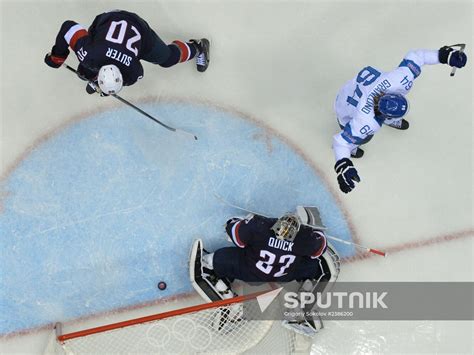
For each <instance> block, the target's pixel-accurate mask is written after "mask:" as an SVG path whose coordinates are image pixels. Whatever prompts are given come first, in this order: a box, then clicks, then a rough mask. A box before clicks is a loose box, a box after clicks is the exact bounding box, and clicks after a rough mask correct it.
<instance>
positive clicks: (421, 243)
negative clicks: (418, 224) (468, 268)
mask: <svg viewBox="0 0 474 355" xmlns="http://www.w3.org/2000/svg"><path fill="white" fill-rule="evenodd" d="M473 236H474V230H472V229H469V230H465V231H460V232H456V233H450V234H445V235H441V236H438V237H434V238H430V239H423V240H418V241H412V242H406V243H403V244H400V245H394V246H392V247H387V248H380V249H381V250H383V251H384V252H386V253H387V257H390V254H395V253H399V252H401V251H405V250H411V249H418V248H422V247H429V246H432V245H435V244H441V243H445V242H450V241H454V240H459V239H465V238H469V237H473ZM374 256H376V255H374V254H372V253H367V254H358V255H355V256H351V257H349V258H343V259H342V260H343V261H344V262H345V263H352V262H355V261H360V260H365V259H368V258H372V257H374Z"/></svg>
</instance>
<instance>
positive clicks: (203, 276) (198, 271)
mask: <svg viewBox="0 0 474 355" xmlns="http://www.w3.org/2000/svg"><path fill="white" fill-rule="evenodd" d="M205 254H207V253H206V251H205V250H204V248H203V243H202V240H201V239H197V240H195V241H194V243H193V246H192V248H191V253H190V257H189V278H190V280H191V284H192V285H193V288H194V289H195V290H196V292H197V293H198V294H199V295H200V296H201V297H202V298H203V299H204V300H205V301H206V302H214V301H219V300H223V299H229V298H232V297H235V296H236V295H235V294H234V292H233V291H232V289H231V287H230V282H229V281H228V280H226V279H225V278H223V279H220V278H218V277H217V276H216V275H215V273H214V272H213V270H212V269H207V268H206V267H205V264H208V262H207V263H205V262H203V256H204V255H205ZM203 264H204V265H203Z"/></svg>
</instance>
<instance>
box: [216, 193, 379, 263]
mask: <svg viewBox="0 0 474 355" xmlns="http://www.w3.org/2000/svg"><path fill="white" fill-rule="evenodd" d="M214 196H215V197H216V199H218V200H219V201H221V202H222V203H223V204H225V205H227V206H229V207H232V208H235V209H238V210H241V211H244V212H247V213H252V214H256V215H259V216H262V217H266V218H269V217H268V216H265V215H263V214H261V213H257V212H253V211H251V210H248V209H246V208H243V207H240V206H237V205H234V204H233V203H230V202H229V201H227V200H225V199H224V198H223V197H222V196H220V195H219V194H217V193H216V192H214ZM308 226H310V227H311V225H308ZM325 235H326V238H328V239H331V240H335V241H336V242H340V243H344V244H347V245H352V246H354V247H356V248H359V249H361V250H365V251H366V252H368V253H373V254H377V255H381V256H383V257H386V256H387V253H386V252H384V251H381V250H378V249H373V248H367V247H365V246H363V245H360V244H357V243H353V242H349V241H347V240H343V239H340V238H336V237H333V236H330V235H327V234H325Z"/></svg>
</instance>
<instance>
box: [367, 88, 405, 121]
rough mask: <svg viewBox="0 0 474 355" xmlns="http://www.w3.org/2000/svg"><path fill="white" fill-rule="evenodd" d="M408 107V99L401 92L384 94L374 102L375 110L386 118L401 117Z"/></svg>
mask: <svg viewBox="0 0 474 355" xmlns="http://www.w3.org/2000/svg"><path fill="white" fill-rule="evenodd" d="M408 109H409V105H408V100H407V99H406V98H405V96H403V95H401V94H384V95H382V96H380V97H379V99H378V100H377V102H376V104H375V111H376V112H377V113H379V114H380V115H381V116H382V117H383V118H387V119H392V118H402V117H403V116H405V115H406V114H407V112H408Z"/></svg>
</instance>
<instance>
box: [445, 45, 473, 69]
mask: <svg viewBox="0 0 474 355" xmlns="http://www.w3.org/2000/svg"><path fill="white" fill-rule="evenodd" d="M438 59H439V62H440V63H443V64H448V65H449V66H452V67H456V68H462V67H463V66H465V65H466V62H467V55H466V53H464V52H461V51H458V50H455V49H453V48H452V47H449V46H444V47H441V48H440V49H439V52H438Z"/></svg>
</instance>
